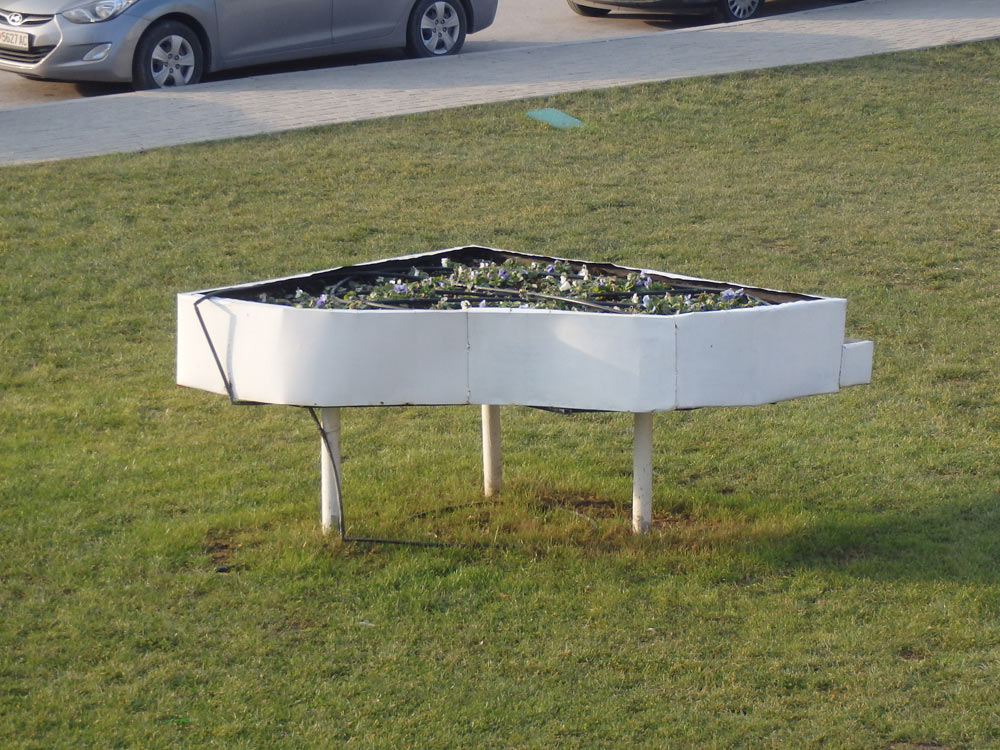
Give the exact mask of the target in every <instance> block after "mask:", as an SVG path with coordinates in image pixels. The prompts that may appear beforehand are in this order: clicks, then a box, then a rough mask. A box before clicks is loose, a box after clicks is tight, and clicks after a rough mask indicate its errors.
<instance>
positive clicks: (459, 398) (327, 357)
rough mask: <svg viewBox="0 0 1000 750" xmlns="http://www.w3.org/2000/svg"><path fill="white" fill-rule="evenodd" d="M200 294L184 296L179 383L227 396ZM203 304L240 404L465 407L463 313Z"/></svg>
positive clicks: (214, 301)
mask: <svg viewBox="0 0 1000 750" xmlns="http://www.w3.org/2000/svg"><path fill="white" fill-rule="evenodd" d="M195 298H196V297H193V296H192V295H181V296H180V298H179V310H178V315H179V327H178V357H177V382H178V383H180V384H181V385H191V386H193V387H196V388H204V389H206V390H211V391H214V392H216V393H225V389H224V386H223V384H222V379H221V377H220V375H219V373H218V367H217V365H216V363H215V361H214V359H213V358H212V355H211V351H210V349H209V347H208V344H207V342H206V340H205V336H204V333H203V332H202V330H201V327H200V325H199V324H198V322H197V319H196V317H195V315H194V313H193V310H192V309H190V308H192V307H193V302H194V299H195ZM185 308H188V309H185ZM199 309H200V310H201V312H202V316H203V318H204V319H205V322H206V325H207V327H208V330H209V333H210V335H211V338H212V341H213V343H214V345H215V347H216V350H217V353H218V355H219V358H220V360H221V362H222V364H223V367H224V369H225V371H226V374H227V377H228V378H229V380H230V382H231V384H232V387H233V392H234V393H233V395H234V396H235V398H237V399H239V400H244V401H261V402H267V403H276V404H295V405H299V406H366V405H381V404H464V403H468V384H467V372H466V371H467V367H466V361H467V355H466V350H467V330H466V316H465V314H464V313H463V312H461V311H444V310H440V311H396V310H384V311H382V310H379V311H369V310H366V311H356V310H337V311H333V310H308V309H300V308H294V307H286V306H281V305H265V304H260V303H256V302H247V301H243V300H233V299H223V298H212V299H209V300H207V301H206V302H204V303H203V304H202V305H201V306H200V308H199Z"/></svg>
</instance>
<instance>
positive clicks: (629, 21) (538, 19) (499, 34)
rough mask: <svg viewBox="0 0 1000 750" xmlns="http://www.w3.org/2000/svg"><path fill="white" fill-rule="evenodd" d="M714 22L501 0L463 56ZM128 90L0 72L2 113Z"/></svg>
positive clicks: (341, 61)
mask: <svg viewBox="0 0 1000 750" xmlns="http://www.w3.org/2000/svg"><path fill="white" fill-rule="evenodd" d="M836 4H838V0H772V2H769V3H768V4H767V5H766V6H765V15H776V14H782V13H794V12H796V11H800V10H809V9H811V8H819V7H823V6H828V5H836ZM709 21H710V19H708V20H705V19H697V18H690V17H665V16H656V15H650V14H641V13H628V12H615V13H612V14H611V15H609V16H606V17H604V18H584V17H583V16H579V15H577V14H575V13H573V12H572V11H571V10H570V9H569V8H568V7H567V6H566V3H565V2H564V0H501V2H500V7H499V10H498V12H497V19H496V22H495V23H494V24H493V26H491V27H490V28H488V29H486V30H484V31H482V32H480V33H478V34H475V35H473V36H470V37H469V38H468V40H467V41H466V44H465V52H464V54H476V53H480V52H492V51H495V50H502V49H508V48H515V47H525V48H532V47H537V46H539V45H545V44H555V43H561V42H576V41H583V40H587V39H603V38H615V37H622V36H633V35H636V34H656V33H662V32H668V31H674V30H677V29H682V28H689V27H691V26H697V25H703V24H705V23H707V22H709ZM402 56H403V55H402V52H401V51H399V52H397V51H394V50H388V51H383V52H380V53H369V54H366V55H349V56H340V57H335V58H325V59H321V60H311V61H307V62H296V63H285V64H281V65H270V66H262V67H257V68H251V69H242V70H236V71H226V72H225V73H223V74H220V75H216V76H213V77H211V78H210V79H209V80H224V79H231V78H236V77H241V76H245V75H266V74H268V73H285V72H289V71H292V70H307V69H311V68H317V67H330V66H346V65H357V64H359V63H367V62H373V61H377V60H381V59H385V60H398V59H401V58H402ZM127 91H131V88H130V87H129V86H128V85H127V84H125V85H116V84H100V83H83V84H75V83H62V82H58V81H36V80H30V79H27V78H22V77H21V76H18V75H15V74H13V73H7V72H5V71H0V109H12V108H15V107H24V106H30V105H32V104H42V103H45V102H56V101H64V100H68V99H80V98H87V97H94V96H103V95H108V94H120V93H123V92H127Z"/></svg>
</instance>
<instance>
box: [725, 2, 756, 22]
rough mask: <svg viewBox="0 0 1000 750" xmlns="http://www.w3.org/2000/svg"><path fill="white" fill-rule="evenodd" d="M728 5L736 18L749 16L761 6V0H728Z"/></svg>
mask: <svg viewBox="0 0 1000 750" xmlns="http://www.w3.org/2000/svg"><path fill="white" fill-rule="evenodd" d="M726 5H727V6H728V7H729V12H730V13H732V14H733V16H734V17H735V18H749V17H750V16H752V15H753V14H754V13H755V12H756V10H757V8H758V7H760V0H726Z"/></svg>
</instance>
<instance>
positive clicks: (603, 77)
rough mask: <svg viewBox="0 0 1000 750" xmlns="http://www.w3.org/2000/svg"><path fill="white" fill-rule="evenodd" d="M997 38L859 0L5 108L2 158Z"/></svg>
mask: <svg viewBox="0 0 1000 750" xmlns="http://www.w3.org/2000/svg"><path fill="white" fill-rule="evenodd" d="M501 2H502V0H501ZM998 37H1000V1H998V0H863V1H862V2H858V3H848V4H845V5H837V6H828V7H825V8H821V9H818V10H811V11H804V12H801V13H791V14H787V15H783V16H774V17H768V18H763V19H758V20H754V21H747V22H743V23H737V24H729V25H719V26H705V27H697V28H691V29H685V30H681V31H674V32H666V33H660V34H643V35H641V36H632V37H620V38H617V39H605V40H597V41H589V42H573V43H566V44H554V45H551V46H543V47H533V48H530V49H527V48H526V49H509V50H503V51H498V52H484V53H478V54H467V55H459V56H457V57H450V58H443V59H438V60H401V61H393V62H381V63H373V64H368V65H358V66H354V67H346V68H345V67H337V68H329V69H322V70H309V71H305V72H296V73H284V74H279V75H270V76H260V77H255V78H242V79H238V80H230V81H222V82H219V83H209V84H203V85H201V86H195V87H192V88H190V89H187V90H185V89H181V90H180V91H176V92H174V91H169V92H168V91H148V92H141V93H133V94H117V95H113V96H106V97H100V98H95V99H78V100H74V101H66V102H54V103H50V104H40V105H36V106H31V107H22V108H19V109H12V110H3V111H0V164H18V163H29V162H38V161H46V160H52V159H67V158H75V157H82V156H93V155H96V154H106V153H115V152H135V151H144V150H147V149H152V148H159V147H161V146H174V145H178V144H182V143H194V142H198V141H208V140H216V139H220V138H234V137H238V136H248V135H258V134H260V133H272V132H277V131H282V130H292V129H295V128H304V127H311V126H315V125H328V124H331V123H338V122H349V121H355V120H367V119H372V118H377V117H389V116H393V115H402V114H410V113H414V112H426V111H430V110H437V109H447V108H451V107H462V106H465V105H469V104H482V103H486V102H497V101H510V100H515V99H524V98H528V97H536V96H546V95H550V94H558V93H565V92H569V91H582V90H587V89H600V88H608V87H611V86H626V85H631V84H637V83H645V82H649V81H664V80H669V79H674V78H686V77H690V76H700V75H708V74H713V73H730V72H735V71H740V70H751V69H758V68H769V67H777V66H781V65H791V64H797V63H812V62H821V61H824V60H839V59H845V58H851V57H860V56H863V55H872V54H879V53H884V52H895V51H899V50H905V49H920V48H925V47H934V46H939V45H944V44H954V43H957V42H968V41H976V40H983V39H994V38H998Z"/></svg>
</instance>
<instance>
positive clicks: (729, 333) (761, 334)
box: [677, 298, 846, 409]
mask: <svg viewBox="0 0 1000 750" xmlns="http://www.w3.org/2000/svg"><path fill="white" fill-rule="evenodd" d="M845 312H846V301H845V300H842V299H834V298H831V299H822V300H811V301H801V302H793V303H787V304H782V305H774V306H771V307H755V308H748V309H738V310H726V311H714V312H707V313H692V314H689V315H682V316H679V317H678V320H677V362H678V376H677V405H678V407H679V408H682V409H683V408H695V407H699V406H753V405H757V404H767V403H773V402H775V401H783V400H785V399H790V398H796V397H799V396H809V395H814V394H819V393H832V392H834V391H836V390H837V388H838V386H839V381H840V357H841V347H842V345H843V341H844V317H845Z"/></svg>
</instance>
